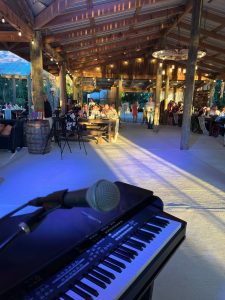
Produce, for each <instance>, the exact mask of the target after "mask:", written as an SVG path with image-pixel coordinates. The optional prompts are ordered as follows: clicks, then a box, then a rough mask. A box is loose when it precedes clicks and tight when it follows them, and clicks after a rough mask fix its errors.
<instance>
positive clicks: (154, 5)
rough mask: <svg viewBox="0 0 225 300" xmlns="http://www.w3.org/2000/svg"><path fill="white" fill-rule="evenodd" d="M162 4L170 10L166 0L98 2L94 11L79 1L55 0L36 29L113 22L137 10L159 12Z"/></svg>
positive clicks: (42, 14) (36, 24) (38, 17)
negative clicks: (159, 6) (103, 20)
mask: <svg viewBox="0 0 225 300" xmlns="http://www.w3.org/2000/svg"><path fill="white" fill-rule="evenodd" d="M159 3H160V4H161V5H162V7H161V9H165V8H168V9H169V7H168V1H166V0H155V1H154V2H153V1H152V0H139V1H136V0H124V1H103V2H102V3H101V2H99V1H98V5H93V8H92V9H89V8H88V7H87V5H83V6H82V5H81V3H80V2H77V0H68V1H63V0H55V1H54V2H53V3H52V4H51V5H49V7H47V8H46V9H45V10H43V11H42V12H41V13H40V14H39V15H38V16H37V17H36V18H35V29H41V28H45V26H46V27H48V28H56V27H57V26H58V27H62V25H64V26H66V24H68V26H71V25H72V24H74V23H75V22H77V23H81V22H84V23H85V22H89V20H90V18H95V19H96V18H101V19H103V18H106V19H109V18H110V17H111V18H112V20H113V19H114V18H115V16H116V15H117V18H118V16H119V15H121V16H122V17H123V18H125V17H126V15H130V16H132V12H134V11H135V10H136V9H137V8H139V7H142V8H143V10H146V9H151V11H152V12H154V11H157V10H158V4H159Z"/></svg>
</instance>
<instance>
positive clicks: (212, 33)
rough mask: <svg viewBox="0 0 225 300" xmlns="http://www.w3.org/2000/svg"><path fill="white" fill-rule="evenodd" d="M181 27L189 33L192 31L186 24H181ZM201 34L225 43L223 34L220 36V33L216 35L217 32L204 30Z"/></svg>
mask: <svg viewBox="0 0 225 300" xmlns="http://www.w3.org/2000/svg"><path fill="white" fill-rule="evenodd" d="M180 27H181V28H183V29H185V30H187V31H189V30H190V26H189V25H188V24H185V23H180ZM200 34H203V35H204V37H205V38H207V37H211V38H213V39H216V40H219V41H224V42H225V36H224V35H222V34H218V33H215V32H212V31H209V30H205V29H203V28H201V31H200Z"/></svg>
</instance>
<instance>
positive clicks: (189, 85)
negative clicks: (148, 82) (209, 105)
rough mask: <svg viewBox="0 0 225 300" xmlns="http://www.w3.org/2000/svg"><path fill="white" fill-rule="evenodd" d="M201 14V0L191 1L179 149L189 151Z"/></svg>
mask: <svg viewBox="0 0 225 300" xmlns="http://www.w3.org/2000/svg"><path fill="white" fill-rule="evenodd" d="M201 12H202V0H195V1H193V8H192V26H191V40H190V48H189V52H188V61H187V72H186V82H185V86H186V89H185V92H184V113H183V124H182V131H181V142H180V149H181V150H187V149H189V140H190V126H191V113H192V111H191V108H192V101H193V94H194V87H195V67H196V62H197V54H198V45H199V35H200V25H201Z"/></svg>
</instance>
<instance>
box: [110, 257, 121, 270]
mask: <svg viewBox="0 0 225 300" xmlns="http://www.w3.org/2000/svg"><path fill="white" fill-rule="evenodd" d="M106 260H107V261H109V262H110V263H111V264H114V265H116V266H118V267H120V268H122V269H126V265H125V264H123V263H122V262H120V261H118V260H116V259H114V258H112V257H107V258H106Z"/></svg>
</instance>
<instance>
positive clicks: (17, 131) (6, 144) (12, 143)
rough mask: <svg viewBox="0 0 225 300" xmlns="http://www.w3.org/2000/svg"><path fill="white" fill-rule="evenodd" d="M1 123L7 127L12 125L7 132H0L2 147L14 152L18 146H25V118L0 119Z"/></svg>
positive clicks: (0, 147) (0, 145)
mask: <svg viewBox="0 0 225 300" xmlns="http://www.w3.org/2000/svg"><path fill="white" fill-rule="evenodd" d="M0 123H1V124H3V125H4V127H6V126H7V125H10V127H11V130H9V132H8V133H7V134H4V133H3V131H2V134H1V133H0V149H8V150H11V152H12V153H14V152H15V151H16V148H18V147H20V148H22V147H23V146H24V135H23V125H24V120H23V119H21V120H0Z"/></svg>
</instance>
